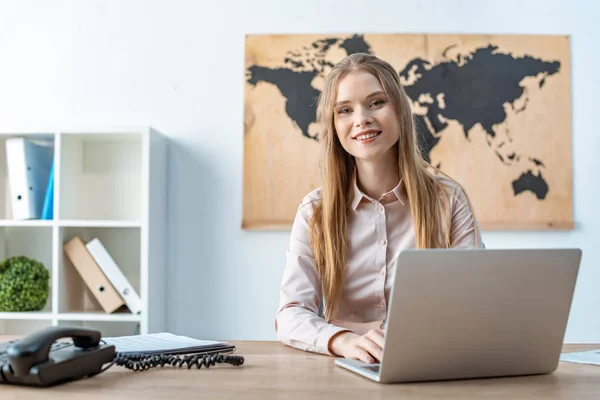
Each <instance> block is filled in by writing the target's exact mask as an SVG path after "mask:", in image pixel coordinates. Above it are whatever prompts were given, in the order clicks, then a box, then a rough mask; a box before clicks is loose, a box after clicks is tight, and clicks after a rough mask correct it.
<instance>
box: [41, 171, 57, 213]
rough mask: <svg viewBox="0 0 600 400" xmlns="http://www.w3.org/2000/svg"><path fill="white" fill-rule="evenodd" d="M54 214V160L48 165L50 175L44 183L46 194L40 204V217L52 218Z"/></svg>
mask: <svg viewBox="0 0 600 400" xmlns="http://www.w3.org/2000/svg"><path fill="white" fill-rule="evenodd" d="M53 216H54V162H53V163H52V165H51V166H50V176H48V185H46V195H45V197H44V205H43V206H42V215H41V218H42V219H53Z"/></svg>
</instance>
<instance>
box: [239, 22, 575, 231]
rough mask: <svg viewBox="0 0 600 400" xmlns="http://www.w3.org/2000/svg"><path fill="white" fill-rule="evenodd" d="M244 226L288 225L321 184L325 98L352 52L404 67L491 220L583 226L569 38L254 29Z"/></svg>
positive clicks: (441, 159) (435, 136) (419, 120)
mask: <svg viewBox="0 0 600 400" xmlns="http://www.w3.org/2000/svg"><path fill="white" fill-rule="evenodd" d="M245 45H246V47H245V81H244V82H245V83H244V84H245V92H244V106H245V107H244V164H243V165H244V181H243V195H244V203H243V216H242V228H243V229H283V230H287V229H290V228H291V226H292V223H293V221H294V217H295V215H296V211H297V209H298V205H299V204H300V202H301V201H302V198H303V197H304V196H305V195H306V194H307V193H309V192H310V191H312V190H314V189H316V188H317V187H319V186H321V182H320V166H319V161H318V157H319V131H318V130H319V129H318V126H317V124H316V123H315V106H316V99H317V96H318V95H319V93H320V92H321V90H322V88H323V83H324V79H325V77H326V76H327V73H328V72H329V70H330V69H331V68H332V67H333V66H334V64H335V63H337V62H338V61H339V60H341V59H342V58H343V57H345V56H346V55H348V54H352V53H357V52H363V53H371V54H374V55H376V56H378V57H380V58H382V59H383V60H385V61H388V62H389V63H390V64H392V65H393V66H394V68H395V69H396V70H397V71H398V74H399V75H400V79H401V82H402V83H403V85H404V88H405V90H406V92H407V94H408V96H409V97H410V99H411V100H412V102H411V103H412V108H413V111H414V113H415V117H416V124H417V134H418V138H419V143H420V145H421V147H422V148H423V149H424V151H423V153H424V155H425V156H426V157H427V160H428V161H429V162H430V163H431V164H432V165H434V166H436V167H438V168H440V169H441V170H442V171H444V172H445V173H447V174H448V175H450V176H451V177H452V178H454V179H456V180H457V181H458V182H459V183H461V184H462V185H463V186H464V188H465V190H466V191H467V193H468V194H469V196H470V198H471V201H472V203H473V207H474V209H475V213H476V215H477V217H478V219H479V222H480V226H481V228H482V229H485V230H543V229H573V199H572V180H573V178H572V144H571V141H572V138H571V65H570V39H569V37H568V36H557V35H442V34H433V35H429V34H422V35H417V34H373V35H369V34H356V33H349V34H347V35H303V34H295V35H247V36H246V43H245Z"/></svg>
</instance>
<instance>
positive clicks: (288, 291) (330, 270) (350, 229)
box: [275, 53, 483, 363]
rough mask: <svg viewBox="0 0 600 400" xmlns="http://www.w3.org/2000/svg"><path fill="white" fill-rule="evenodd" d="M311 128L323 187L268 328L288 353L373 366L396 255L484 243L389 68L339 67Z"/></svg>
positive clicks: (308, 212)
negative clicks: (434, 161) (422, 138)
mask: <svg viewBox="0 0 600 400" xmlns="http://www.w3.org/2000/svg"><path fill="white" fill-rule="evenodd" d="M317 119H318V122H319V124H320V125H321V132H323V134H322V135H323V136H322V138H321V141H320V143H321V146H322V152H321V154H322V160H321V162H322V182H323V186H322V187H321V188H319V189H316V190H314V191H313V192H311V193H309V194H308V195H306V197H305V198H304V199H303V201H302V203H301V204H300V206H299V207H298V211H297V213H296V218H295V221H294V224H293V227H292V232H291V238H290V245H289V248H288V251H287V264H286V268H285V272H284V276H283V281H282V284H281V298H280V307H279V312H278V313H277V316H276V319H275V327H276V330H277V335H278V338H279V339H280V340H281V341H282V342H283V343H285V344H287V345H289V346H292V347H296V348H299V349H303V350H307V351H313V352H319V353H324V354H330V355H337V356H342V357H346V358H352V359H358V360H361V361H363V362H368V363H370V362H373V361H375V360H379V359H380V358H381V354H382V346H383V338H384V332H383V330H382V329H381V326H382V322H383V321H384V319H385V316H386V314H387V304H388V301H389V295H390V290H391V288H392V284H393V281H394V276H395V267H394V259H395V258H396V257H397V256H398V254H399V253H400V252H401V251H402V250H404V249H410V248H435V247H441V248H449V247H483V243H482V240H481V235H480V232H479V227H478V222H477V219H476V217H475V215H474V212H473V210H472V207H471V204H470V201H469V199H468V197H467V195H466V193H465V191H464V190H463V188H462V187H461V185H459V184H458V183H457V182H456V181H454V180H453V179H451V178H450V177H448V176H447V175H444V174H443V173H441V171H439V170H437V169H436V168H434V167H433V166H431V165H430V164H429V163H427V162H426V161H425V159H424V158H423V157H422V155H421V154H420V152H419V149H418V146H417V139H416V133H415V126H414V120H413V114H412V111H411V108H410V103H409V100H408V97H407V95H406V93H405V91H404V89H403V87H402V85H401V84H400V79H399V76H398V74H397V73H396V72H395V70H394V68H393V67H392V66H391V65H390V64H389V63H387V62H385V61H383V60H381V59H379V58H377V57H375V56H373V55H370V54H364V53H357V54H352V55H350V56H348V57H346V58H344V59H343V60H342V61H340V62H339V63H338V64H337V65H336V66H335V67H334V68H333V69H332V70H331V72H330V73H329V75H328V76H327V79H326V81H325V86H324V89H323V91H322V93H321V95H320V97H319V103H318V107H317ZM319 310H322V311H323V312H322V313H321V312H320V311H319Z"/></svg>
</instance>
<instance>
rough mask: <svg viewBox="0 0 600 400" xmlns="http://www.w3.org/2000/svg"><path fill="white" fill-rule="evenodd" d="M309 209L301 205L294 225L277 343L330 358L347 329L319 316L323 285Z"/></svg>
mask: <svg viewBox="0 0 600 400" xmlns="http://www.w3.org/2000/svg"><path fill="white" fill-rule="evenodd" d="M303 204H304V203H303ZM306 207H307V206H306V205H304V206H300V208H299V209H298V212H297V214H296V218H295V220H294V224H293V226H292V231H291V238H290V245H289V248H288V251H287V252H286V266H285V270H284V273H283V279H282V282H281V288H280V301H279V311H278V313H277V315H276V317H275V330H276V332H277V338H278V340H280V341H281V342H282V343H284V344H286V345H288V346H291V347H295V348H298V349H301V350H306V351H312V352H316V353H322V354H330V355H331V354H332V353H331V350H330V348H329V342H330V340H331V338H332V337H333V336H334V335H336V334H337V333H339V332H342V331H347V330H348V329H347V328H344V327H341V326H336V325H334V324H332V323H329V322H327V321H325V320H324V319H323V318H322V317H320V316H319V314H318V313H319V304H320V303H321V298H322V294H321V285H320V280H319V274H318V271H317V266H316V262H315V260H314V258H313V254H312V249H311V247H310V245H309V234H310V232H309V221H310V215H309V214H308V213H307V212H306V210H305V208H306Z"/></svg>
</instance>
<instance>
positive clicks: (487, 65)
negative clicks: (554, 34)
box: [246, 35, 560, 200]
mask: <svg viewBox="0 0 600 400" xmlns="http://www.w3.org/2000/svg"><path fill="white" fill-rule="evenodd" d="M452 47H453V46H448V48H446V49H445V51H444V56H446V54H445V53H446V52H450V51H452ZM332 49H336V50H342V52H343V53H345V54H353V53H359V52H360V53H370V54H375V53H374V52H373V50H372V46H371V45H370V44H369V43H368V42H367V41H366V40H365V38H364V36H362V35H353V36H351V37H345V38H343V37H341V38H336V37H333V38H325V39H321V40H317V41H315V42H313V43H311V44H310V45H307V46H304V47H302V48H299V49H293V50H290V51H288V52H287V54H286V56H285V57H284V58H283V59H282V65H281V67H277V68H272V67H265V66H261V65H251V66H249V67H248V70H247V74H246V76H247V82H248V83H249V84H250V85H252V86H256V85H258V84H260V83H266V84H272V85H274V86H275V87H276V88H277V89H278V90H279V92H280V93H281V95H282V96H283V97H284V98H285V112H286V114H287V116H288V117H289V118H290V120H291V121H292V122H293V123H294V124H295V125H296V126H297V127H298V129H297V132H296V133H294V134H301V135H302V136H303V137H304V138H306V139H307V140H318V135H316V134H314V133H313V134H312V135H311V133H310V132H309V126H310V125H311V124H312V123H314V122H315V117H316V111H315V106H316V101H315V100H316V98H317V97H318V96H319V94H320V91H319V90H318V89H317V88H315V87H314V86H313V81H314V80H315V78H317V77H324V76H325V74H326V73H327V71H328V70H329V69H330V68H332V67H333V66H334V65H335V62H336V61H337V60H333V59H331V57H328V53H329V52H330V50H332ZM559 71H560V62H558V61H553V60H542V59H539V58H535V57H532V56H529V55H525V56H522V57H516V56H513V55H511V54H510V53H508V52H502V51H501V49H499V48H498V46H495V45H493V44H488V45H487V46H482V47H479V48H475V49H473V50H472V51H470V52H469V53H468V54H466V55H464V54H462V55H461V54H459V55H458V56H456V57H454V58H444V61H441V62H437V63H434V62H431V61H429V60H426V59H423V58H415V59H412V60H410V61H409V62H408V63H407V64H406V65H405V66H403V68H402V69H400V70H399V71H398V74H399V76H400V78H401V81H402V83H403V86H404V89H405V90H406V93H407V95H408V96H409V97H410V99H411V100H412V102H413V105H414V106H415V109H416V110H417V109H418V110H419V111H415V118H416V126H417V135H418V140H419V146H420V148H421V149H422V154H423V156H424V157H425V158H426V160H427V161H429V162H431V161H432V160H431V151H432V150H433V149H434V148H435V147H436V146H437V145H438V143H439V141H440V139H441V137H442V135H443V133H444V130H445V129H446V128H447V126H448V124H449V123H457V124H459V126H460V127H461V129H462V134H463V135H464V137H465V139H468V138H469V134H470V132H471V131H472V129H473V128H474V127H475V126H479V127H481V129H483V130H484V132H485V135H486V142H487V145H488V147H489V151H492V152H494V154H495V156H496V159H497V160H498V162H500V163H502V164H504V165H507V166H510V165H512V164H513V163H516V162H520V164H519V165H525V166H526V167H525V169H524V170H523V171H522V173H520V175H519V176H515V177H514V180H513V181H512V187H511V188H510V190H511V191H512V193H513V194H514V195H515V196H518V195H519V194H521V193H523V192H527V191H529V192H531V193H533V194H534V195H535V197H536V198H537V199H538V200H544V199H545V198H546V196H547V194H548V191H549V187H548V184H547V181H546V180H545V179H544V176H543V171H544V169H545V162H544V161H543V160H540V159H537V158H535V157H532V156H529V155H527V154H522V153H521V152H520V151H519V150H518V149H515V148H514V147H513V146H512V139H511V136H510V131H509V128H508V127H507V124H505V121H506V119H507V112H506V109H505V105H507V104H508V105H509V107H510V108H511V112H513V113H515V114H518V113H521V112H525V111H526V110H527V102H528V100H529V97H528V96H529V94H528V92H527V87H526V86H523V85H522V84H521V82H522V81H523V80H524V79H525V78H530V79H535V82H536V84H537V85H538V86H539V88H543V86H544V84H545V82H546V80H547V78H548V77H550V76H552V75H554V74H556V73H558V72H559ZM523 161H525V162H523ZM436 166H437V167H439V168H442V170H443V165H440V164H439V163H438V164H436Z"/></svg>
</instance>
